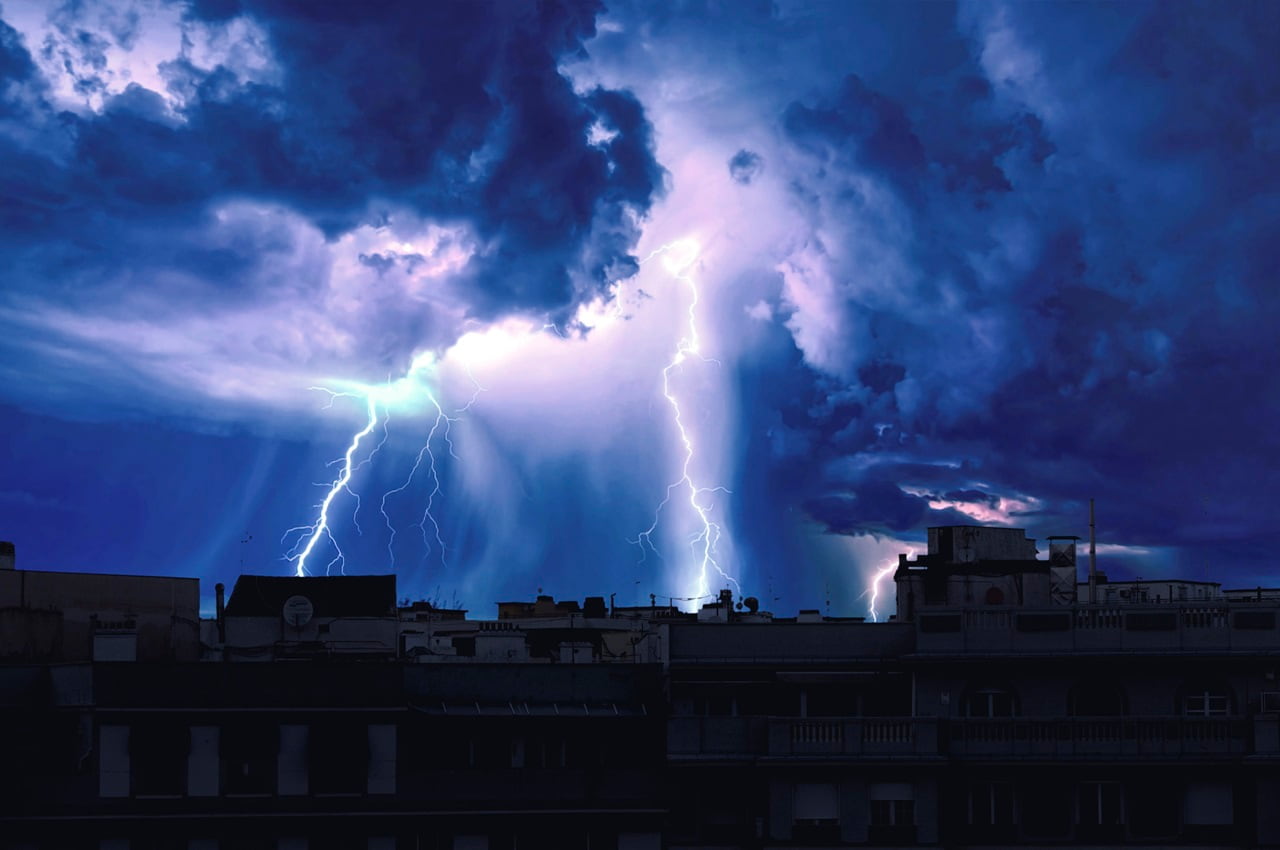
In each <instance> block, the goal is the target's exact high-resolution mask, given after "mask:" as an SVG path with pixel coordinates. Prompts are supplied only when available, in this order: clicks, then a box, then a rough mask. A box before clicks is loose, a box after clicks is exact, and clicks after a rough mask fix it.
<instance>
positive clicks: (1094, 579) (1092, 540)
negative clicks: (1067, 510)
mask: <svg viewBox="0 0 1280 850" xmlns="http://www.w3.org/2000/svg"><path fill="white" fill-rule="evenodd" d="M1097 601H1098V544H1097V535H1096V533H1095V529H1094V525H1093V499H1090V500H1089V604H1090V605H1094V604H1097Z"/></svg>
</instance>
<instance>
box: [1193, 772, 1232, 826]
mask: <svg viewBox="0 0 1280 850" xmlns="http://www.w3.org/2000/svg"><path fill="white" fill-rule="evenodd" d="M1182 811H1183V821H1184V822H1185V823H1186V824H1187V825H1188V826H1230V825H1231V824H1232V823H1234V821H1235V807H1234V795H1233V794H1232V788H1231V783H1230V782H1228V781H1226V780H1216V781H1215V780H1207V781H1205V780H1197V781H1195V782H1191V783H1190V784H1188V785H1187V788H1186V794H1185V795H1184V798H1183V809H1182Z"/></svg>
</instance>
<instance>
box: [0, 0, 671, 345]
mask: <svg viewBox="0 0 1280 850" xmlns="http://www.w3.org/2000/svg"><path fill="white" fill-rule="evenodd" d="M76 8H77V7H73V6H68V7H67V8H66V9H64V10H63V11H61V12H60V13H59V14H58V16H56V17H55V22H56V24H57V30H58V32H60V33H61V37H60V38H59V39H58V40H56V41H55V40H54V39H52V38H51V39H50V40H49V41H48V42H47V43H46V45H44V47H43V49H45V50H46V51H55V50H56V51H60V53H58V54H57V55H56V56H52V58H53V59H54V60H56V61H58V62H61V63H62V64H63V65H64V66H65V67H66V68H67V69H68V70H69V71H73V72H74V77H75V81H74V87H75V90H76V91H77V92H79V93H81V94H83V95H85V96H89V95H94V94H96V95H100V96H101V98H102V101H103V103H102V108H101V110H100V111H96V112H94V111H80V112H67V111H61V110H60V107H58V106H56V105H54V102H53V100H52V99H51V97H50V96H49V93H48V87H47V85H46V83H45V81H44V80H42V79H40V75H39V73H38V72H37V70H36V68H35V66H34V65H33V62H32V55H31V53H30V51H31V50H34V49H36V48H37V46H35V45H24V44H23V43H22V41H21V39H20V38H19V37H18V36H17V34H16V33H15V32H14V31H13V30H12V29H11V28H9V27H7V26H6V27H5V28H4V29H3V30H0V86H2V88H0V112H2V113H3V114H4V115H9V116H13V117H14V118H15V119H16V120H18V121H21V122H22V123H23V124H25V125H26V129H25V132H23V133H17V132H12V131H10V132H7V133H3V134H0V180H2V181H3V186H4V189H3V191H4V194H5V201H4V204H3V207H4V212H3V218H4V224H5V228H4V230H5V235H4V236H0V244H4V245H5V247H6V249H7V250H8V251H9V253H10V255H11V269H12V275H13V279H12V280H11V281H10V286H9V289H10V291H11V292H16V291H20V290H24V289H25V290H29V291H33V292H38V293H39V294H40V295H41V296H42V297H46V298H47V297H49V296H50V295H51V293H54V292H56V291H57V290H59V289H61V290H65V291H66V292H65V295H63V296H62V297H63V298H64V299H67V300H68V301H72V302H74V305H75V307H76V309H82V308H83V307H84V306H85V305H87V304H92V303H94V302H95V301H99V302H107V303H110V302H112V301H114V300H115V299H116V298H118V297H119V295H120V293H119V288H120V287H121V286H127V287H129V288H130V289H131V291H133V292H134V293H137V292H138V290H137V289H136V286H137V284H138V283H139V282H140V281H142V280H146V279H150V280H151V281H152V283H151V284H150V285H151V286H153V287H157V286H158V287H161V289H160V290H159V291H160V292H162V293H163V295H164V297H165V298H166V299H168V303H169V304H170V305H171V306H172V307H173V308H174V309H180V307H179V302H180V301H181V300H185V299H186V298H188V297H191V292H189V291H183V292H177V291H166V290H165V289H164V288H163V287H165V286H166V284H158V283H155V281H157V280H162V279H170V280H171V279H173V278H174V277H175V276H176V277H181V278H183V279H184V280H186V281H188V283H189V284H194V282H196V281H202V282H203V285H204V286H206V288H208V289H209V290H210V291H219V292H221V293H222V294H223V295H225V292H226V290H227V289H228V288H229V287H231V288H234V287H236V286H237V285H240V286H242V287H255V288H256V289H255V291H257V292H261V278H263V277H264V274H266V275H267V276H268V277H269V276H270V272H269V271H268V272H263V271H261V270H260V271H259V272H258V273H257V274H256V275H254V274H240V275H239V276H236V275H234V274H232V273H233V272H235V271H237V267H241V268H240V269H239V271H242V272H243V271H245V270H247V269H250V268H251V267H255V266H258V265H261V261H262V259H263V255H262V253H261V251H260V249H261V247H262V246H261V245H260V244H255V243H256V242H257V241H258V240H256V239H255V240H251V241H250V242H249V243H239V242H232V244H226V245H224V246H223V247H222V248H221V249H220V250H217V251H210V250H208V249H207V247H206V245H207V243H208V242H209V241H211V240H217V239H218V238H219V237H218V234H217V233H216V231H217V229H218V226H217V223H216V222H213V221H212V220H211V219H210V216H209V214H210V211H211V210H212V209H214V208H216V207H218V206H219V205H223V204H226V203H228V202H231V201H240V200H246V199H247V200H252V201H255V202H263V203H268V204H275V205H279V206H280V207H282V208H284V209H287V210H289V211H291V212H292V213H294V214H297V215H299V216H301V217H302V218H303V219H305V220H308V221H310V222H311V223H313V224H314V225H315V226H317V227H319V228H320V229H321V230H322V231H323V233H324V234H325V235H326V237H327V238H329V239H330V240H332V239H336V238H337V237H339V236H340V235H342V234H344V233H347V232H350V231H351V230H352V229H353V228H356V227H358V226H361V225H371V226H376V225H377V224H379V222H380V221H383V220H385V216H386V212H385V210H386V209H387V208H389V207H391V208H395V209H400V210H410V211H412V212H413V213H415V214H417V215H419V216H421V217H422V218H423V219H424V220H427V221H434V222H439V223H441V224H442V225H447V226H465V227H466V228H468V230H469V233H470V236H471V239H472V241H473V242H474V245H475V247H476V251H475V254H474V256H473V257H472V258H471V260H470V262H469V263H468V264H467V266H466V267H465V269H463V270H462V271H461V274H459V275H455V280H454V281H453V282H452V285H453V286H454V288H455V289H456V290H457V291H459V292H461V293H462V295H461V298H462V305H461V308H460V309H461V310H462V311H463V312H464V313H466V314H469V315H472V316H475V317H478V318H489V317H493V316H495V315H501V314H505V313H510V312H521V311H526V312H532V313H535V314H548V313H549V314H553V315H560V314H564V313H567V312H569V311H571V310H572V308H573V306H574V305H575V304H576V303H578V302H579V301H581V300H583V299H586V298H590V297H592V296H594V295H596V294H598V293H600V292H602V291H603V289H604V287H606V286H607V285H608V284H609V283H612V282H613V281H614V280H616V279H618V278H620V277H625V276H627V275H629V274H631V273H633V272H634V270H635V268H636V266H635V259H634V257H632V256H631V254H630V251H631V249H632V246H633V245H634V242H635V240H636V238H637V236H638V230H637V221H638V219H639V218H640V217H642V216H643V215H644V213H645V212H646V211H647V210H648V208H649V205H650V204H651V202H652V201H653V199H654V198H655V197H656V196H657V195H658V194H659V193H660V192H661V190H662V180H663V172H662V169H661V168H660V167H659V166H658V164H657V163H656V162H655V161H654V158H653V156H652V154H651V150H650V149H651V144H652V140H651V129H650V126H649V123H648V121H647V120H646V118H645V115H644V111H643V109H642V108H641V107H640V105H639V104H638V103H637V102H636V101H635V99H634V98H633V97H632V96H630V95H629V94H627V93H626V92H619V91H604V90H596V91H589V92H586V93H585V94H583V95H579V94H578V93H575V92H574V90H573V88H572V86H571V85H570V83H569V81H568V80H566V79H565V78H564V77H563V76H561V74H560V73H559V71H558V67H557V66H558V63H559V61H560V60H561V58H562V57H564V56H565V55H567V54H573V53H576V52H579V51H581V49H582V48H581V44H582V41H583V39H585V38H587V37H589V36H590V35H591V34H592V32H593V30H594V19H595V15H596V13H597V12H598V10H599V7H598V6H597V5H596V4H594V3H591V2H565V3H540V4H536V5H534V4H476V3H461V2H446V3H438V4H432V5H431V6H430V7H423V6H422V5H421V4H418V3H407V2H406V3H399V4H380V5H379V6H378V7H377V8H376V9H375V10H369V9H365V8H363V7H358V6H357V5H356V4H291V3H272V2H262V3H256V2H245V3H237V2H228V3H211V4H195V6H194V7H192V8H191V9H190V10H189V11H188V15H189V18H188V20H189V22H191V23H193V24H205V23H213V24H217V23H219V22H225V21H228V20H231V19H233V18H235V17H236V16H247V18H248V19H251V20H253V21H255V22H256V23H257V25H259V26H261V27H262V28H263V29H264V30H265V32H266V34H267V37H268V40H269V45H270V49H271V52H272V59H273V62H274V63H275V64H276V65H278V68H277V74H276V80H275V81H274V82H264V81H261V80H255V79H252V78H246V77H244V76H242V75H241V74H238V73H237V71H236V70H234V69H233V68H230V67H227V66H225V65H217V66H216V67H198V66H197V65H196V64H195V62H194V60H193V59H192V58H191V57H190V55H187V54H184V55H183V56H180V57H176V58H174V59H173V60H172V61H169V62H167V63H166V64H165V65H163V66H162V69H161V70H162V72H163V76H164V78H165V80H166V83H167V86H168V91H167V92H155V91H151V90H148V89H146V88H143V87H142V86H140V85H137V84H133V85H130V86H129V87H128V88H127V89H125V90H124V91H122V92H120V93H118V94H114V95H112V94H110V93H109V91H108V88H107V79H108V77H107V72H106V65H105V63H106V58H105V57H106V50H107V48H108V46H109V45H110V44H111V43H112V42H111V39H114V43H116V44H122V45H125V46H127V45H128V43H129V41H130V39H131V38H133V37H134V35H135V32H134V29H132V28H131V27H130V25H129V24H128V21H118V22H117V29H119V30H120V31H119V32H115V33H114V34H112V33H107V34H96V33H94V32H90V31H88V29H80V28H79V24H78V23H77V21H76V20H75V14H76V11H75V10H76ZM133 26H134V27H135V28H136V22H134V25H133ZM63 53H65V54H66V55H65V56H63V55H62V54H63ZM166 98H169V100H166ZM174 103H176V104H177V105H176V106H175V105H173V104H174ZM597 126H599V127H601V128H603V129H604V130H605V131H607V139H606V140H605V141H603V142H595V143H593V137H592V132H593V128H595V127H597ZM279 235H280V237H281V239H282V240H284V241H283V242H282V243H280V245H279V248H280V250H282V251H291V250H292V251H295V252H296V250H299V249H298V247H297V245H296V244H294V245H292V246H291V245H290V244H289V243H290V240H291V239H292V240H294V241H295V242H296V237H291V236H289V235H287V234H284V233H280V234H279ZM55 246H56V247H55ZM277 277H278V275H277ZM49 281H53V283H52V289H51V288H50V286H49V284H48V282H49ZM268 285H271V284H268ZM167 286H170V287H171V286H172V284H171V283H170V284H167ZM190 288H192V287H191V286H188V287H187V289H190ZM196 288H198V287H196ZM421 309H422V310H423V312H429V308H428V307H422V308H421ZM428 318H429V317H428ZM379 321H380V320H379ZM450 321H453V320H452V319H449V318H440V319H437V320H436V321H435V322H434V323H432V322H430V321H428V322H427V323H428V324H434V325H435V328H434V330H433V332H432V333H431V334H430V335H429V336H427V337H426V338H422V337H418V338H414V337H413V335H410V336H408V337H406V338H404V339H401V340H400V341H399V343H398V344H397V346H396V348H397V349H398V353H397V355H396V356H397V357H398V358H399V359H400V360H403V358H404V357H405V356H406V354H407V353H408V352H409V351H410V350H412V349H413V348H414V347H416V346H419V345H422V344H424V343H426V344H434V345H440V344H447V343H448V342H449V341H450V338H451V335H452V334H456V333H457V330H456V328H450V327H448V323H449V322H450ZM375 330H376V331H379V332H380V331H382V330H385V329H384V328H377V329H371V332H374V331H375ZM388 365H392V364H388Z"/></svg>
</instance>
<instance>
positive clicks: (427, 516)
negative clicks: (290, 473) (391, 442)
mask: <svg viewBox="0 0 1280 850" xmlns="http://www.w3.org/2000/svg"><path fill="white" fill-rule="evenodd" d="M433 366H434V358H433V356H432V355H430V354H422V355H419V356H418V357H416V358H414V361H413V363H412V365H410V367H409V369H408V371H407V372H406V373H405V376H404V377H402V378H400V379H398V380H395V381H388V382H387V383H385V384H381V385H376V386H368V385H358V386H357V387H356V388H355V389H354V390H351V391H343V392H338V391H335V390H331V389H326V388H324V387H313V389H317V390H320V391H321V392H326V393H328V394H329V404H330V405H332V404H333V402H334V400H336V399H338V398H360V399H362V400H363V401H364V403H365V407H366V411H367V414H368V421H367V422H366V424H365V426H364V428H363V429H361V430H360V431H358V432H356V434H355V435H354V436H353V437H352V439H351V444H350V445H349V446H348V447H347V450H346V453H345V454H343V456H342V457H341V458H339V459H338V460H337V461H334V463H336V464H340V465H341V468H340V470H339V473H338V477H337V478H336V479H334V480H333V481H332V482H330V483H329V484H328V485H322V486H326V487H327V488H328V489H327V491H326V493H325V496H324V498H323V499H322V500H321V502H320V504H319V506H318V508H319V514H318V516H317V519H316V521H315V522H314V523H312V524H310V525H303V526H297V527H295V528H291V529H289V530H288V531H286V532H285V538H288V537H289V535H291V534H295V533H301V534H300V537H299V538H298V540H297V541H296V542H295V544H294V546H293V547H292V548H291V549H290V550H289V551H288V552H287V553H286V555H285V558H286V560H288V561H290V562H291V563H292V564H293V565H294V571H295V574H296V575H298V576H306V575H309V574H310V573H309V571H308V569H307V558H309V557H310V556H311V555H312V553H313V552H314V551H315V548H316V546H317V544H319V543H320V541H321V540H322V539H324V540H328V542H329V543H330V544H331V545H332V546H333V550H334V553H335V554H334V556H333V558H332V559H331V560H330V561H329V562H328V564H326V566H325V572H326V573H328V572H329V571H330V570H332V569H333V567H334V566H337V567H339V569H342V568H343V567H344V565H345V560H346V559H345V556H344V555H343V552H342V547H341V546H340V545H339V544H338V541H337V539H336V538H335V537H334V535H333V529H332V527H331V526H330V522H329V514H330V510H331V508H332V506H333V503H334V500H335V499H336V498H337V497H338V495H339V494H340V493H341V492H343V491H346V492H347V493H348V494H350V495H351V496H352V497H353V498H354V499H355V501H356V507H355V511H354V512H353V513H352V521H353V523H354V524H355V526H356V530H357V531H358V532H361V533H363V532H362V531H361V529H360V525H359V519H358V515H359V510H360V497H359V495H358V494H356V493H355V491H353V490H352V489H351V478H352V475H353V474H354V473H355V471H356V470H358V469H360V468H361V467H362V466H364V465H366V464H368V463H370V462H371V461H372V459H373V456H374V455H376V454H377V453H378V450H379V449H381V448H382V446H383V444H385V443H386V441H387V430H386V429H387V424H386V423H387V420H388V419H389V416H390V414H389V410H390V408H391V407H392V406H396V405H409V404H413V403H420V402H421V401H423V400H424V399H425V401H426V402H427V403H428V404H429V405H430V406H431V408H432V409H433V410H434V411H435V421H434V422H433V424H432V426H431V430H430V431H429V432H428V434H427V439H426V441H425V443H424V444H423V447H422V449H421V450H419V452H418V455H417V458H416V459H415V461H414V464H413V468H412V469H411V470H410V472H409V476H408V477H407V478H406V479H405V482H404V484H402V485H400V486H399V487H396V488H394V489H392V490H390V491H388V492H387V493H385V494H384V495H383V497H382V502H381V510H382V516H383V519H384V520H385V521H386V524H387V528H388V529H389V530H390V532H391V540H390V542H388V544H387V550H388V553H389V555H390V558H391V565H392V566H393V567H394V565H395V556H394V552H393V550H392V545H393V544H394V542H395V527H394V526H393V524H392V522H391V517H390V516H389V515H388V513H387V499H388V498H389V497H390V496H391V495H392V494H393V493H399V492H403V491H404V490H405V489H406V488H408V486H409V485H410V484H411V483H412V482H413V478H414V475H415V474H416V473H417V471H418V469H419V467H420V466H421V465H422V462H423V460H424V458H425V459H426V460H427V465H428V468H429V470H430V473H431V480H432V485H433V486H432V490H431V493H430V494H429V495H428V497H427V505H426V508H425V510H424V511H423V516H422V519H421V521H420V522H419V527H420V528H421V529H422V533H423V544H424V546H426V547H427V549H428V552H429V551H430V548H431V543H430V541H429V540H428V539H427V525H428V524H430V525H431V527H432V529H433V530H434V532H435V541H436V545H437V546H438V547H439V551H440V553H441V560H442V562H443V559H444V549H445V547H444V539H443V535H442V533H441V530H440V524H439V522H437V520H436V518H435V515H434V513H433V509H434V506H435V500H436V498H437V497H438V496H439V494H440V491H441V485H440V476H439V473H438V471H437V469H436V456H435V452H434V449H433V448H432V446H433V443H434V441H435V439H436V437H437V435H439V434H443V438H444V440H445V443H446V444H447V445H448V446H449V452H450V454H451V455H452V454H453V443H452V441H451V440H450V438H449V426H450V425H451V424H452V423H453V422H455V421H456V415H455V416H449V415H448V414H446V413H445V412H444V408H443V407H442V406H441V405H440V402H439V401H438V400H437V398H436V395H435V393H434V392H433V391H432V390H431V388H430V387H429V386H428V385H427V383H426V381H425V378H426V375H427V372H428V371H430V370H431V369H432V367H433ZM472 383H475V379H474V378H473V379H472ZM475 386H476V391H475V393H474V394H473V395H472V397H471V400H470V401H469V402H467V404H466V405H465V406H464V407H463V408H461V409H460V410H458V411H456V414H459V413H462V412H464V411H466V410H468V409H470V407H471V405H472V404H474V403H475V401H476V398H477V397H478V396H479V394H480V392H481V391H482V390H483V388H482V387H480V385H479V384H475ZM380 410H381V414H380ZM379 422H381V423H382V426H383V437H382V441H381V442H379V443H378V445H377V446H375V447H374V449H373V451H371V452H370V453H369V455H368V456H367V457H365V458H364V460H363V461H361V462H360V463H359V464H358V465H357V464H355V458H356V455H357V454H358V452H359V450H360V444H361V442H362V441H363V440H364V439H365V438H366V437H368V436H369V434H371V433H373V431H374V429H375V428H377V427H378V423H379ZM454 457H456V455H454Z"/></svg>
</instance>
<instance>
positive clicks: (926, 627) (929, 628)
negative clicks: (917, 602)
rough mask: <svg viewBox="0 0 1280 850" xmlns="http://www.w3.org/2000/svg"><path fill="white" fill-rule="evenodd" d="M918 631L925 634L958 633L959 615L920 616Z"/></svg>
mask: <svg viewBox="0 0 1280 850" xmlns="http://www.w3.org/2000/svg"><path fill="white" fill-rule="evenodd" d="M920 631H921V632H924V633H925V634H940V633H943V632H958V631H960V615H959V614H921V615H920Z"/></svg>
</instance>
